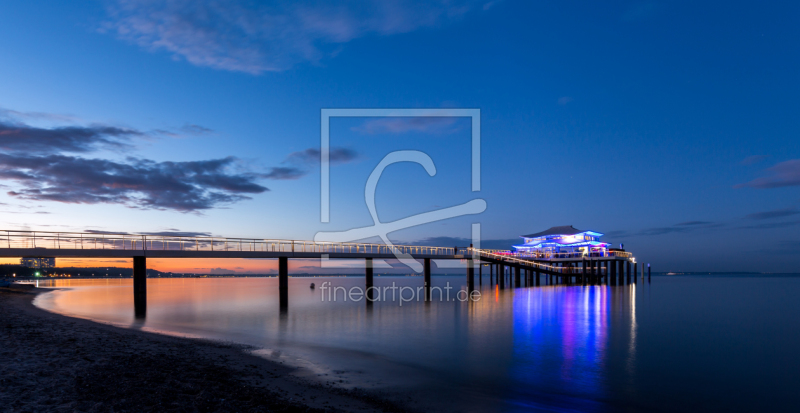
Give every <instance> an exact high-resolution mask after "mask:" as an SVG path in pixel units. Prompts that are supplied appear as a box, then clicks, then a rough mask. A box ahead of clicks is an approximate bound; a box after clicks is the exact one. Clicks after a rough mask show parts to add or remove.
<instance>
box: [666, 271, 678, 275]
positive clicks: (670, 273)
mask: <svg viewBox="0 0 800 413" xmlns="http://www.w3.org/2000/svg"><path fill="white" fill-rule="evenodd" d="M667 275H678V274H675V273H674V272H668V273H667Z"/></svg>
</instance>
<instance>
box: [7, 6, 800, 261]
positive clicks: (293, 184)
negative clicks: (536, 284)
mask: <svg viewBox="0 0 800 413" xmlns="http://www.w3.org/2000/svg"><path fill="white" fill-rule="evenodd" d="M798 23H800V3H797V2H788V1H787V2H780V1H776V2H741V1H725V2H722V1H708V2H688V1H685V2H683V1H670V2H667V1H616V2H614V1H612V2H591V1H586V2H578V1H538V2H531V1H513V0H505V1H468V0H465V1H458V0H449V1H416V0H391V1H380V2H375V1H336V2H334V1H322V0H320V1H312V2H297V1H286V2H283V1H279V2H255V1H238V0H232V1H199V0H198V1H188V0H185V1H184V0H173V1H156V0H107V1H81V0H75V1H71V2H61V1H46V0H43V1H32V2H2V3H0V185H2V188H0V189H2V191H0V203H1V204H0V221H2V226H0V229H6V230H32V231H108V232H125V233H137V234H139V233H182V234H198V235H213V236H221V237H245V238H268V239H298V240H310V239H313V238H314V236H315V234H317V233H318V232H320V231H342V230H346V229H351V228H355V227H363V226H370V225H373V224H374V222H373V219H372V217H371V216H370V213H369V209H368V207H367V202H366V200H365V185H366V183H367V179H368V177H369V176H370V173H371V172H372V171H373V170H374V168H375V167H376V166H377V165H378V164H379V163H380V162H381V160H382V159H383V158H384V157H385V156H386V155H388V154H389V153H392V152H393V151H399V150H413V151H421V152H423V153H425V154H427V155H428V156H429V157H430V159H431V160H432V161H433V163H434V164H435V169H436V173H435V175H433V176H430V175H429V174H428V173H427V172H426V170H425V169H424V168H423V167H422V166H421V165H419V164H415V163H411V162H404V163H398V164H393V165H391V166H389V167H388V168H387V169H386V170H385V171H384V173H383V174H382V175H381V179H380V181H379V183H378V185H377V189H376V193H375V205H376V210H377V215H378V219H379V220H380V221H381V222H390V221H395V220H398V219H403V218H405V217H409V216H414V215H416V214H419V213H422V212H428V211H435V210H440V209H443V208H448V207H451V206H454V205H459V204H463V203H466V202H468V201H470V200H474V199H482V200H484V201H485V202H486V209H485V211H484V212H482V213H480V214H473V215H467V216H459V217H455V218H451V219H447V220H442V221H436V222H431V223H428V224H425V225H419V226H414V227H411V228H407V229H402V230H399V231H396V232H393V233H391V234H390V235H389V236H390V238H391V239H392V241H393V242H397V243H405V244H421V245H442V246H453V245H460V246H466V245H467V244H469V243H470V239H471V236H472V224H475V223H478V224H480V238H481V246H483V247H484V248H509V247H510V246H511V245H513V244H514V243H517V242H518V241H519V236H520V235H523V234H529V233H533V232H538V231H541V230H544V229H547V228H549V227H552V226H558V225H573V226H574V227H576V228H579V229H584V230H594V231H598V232H601V233H604V234H606V235H605V237H604V238H603V240H605V241H608V242H612V243H614V244H619V243H624V244H625V248H626V249H627V250H629V251H632V252H633V253H634V255H635V256H636V257H637V260H638V261H639V262H648V263H651V264H652V265H653V268H654V269H655V270H661V271H764V272H797V271H798V270H800V253H799V252H800V235H799V234H798V229H800V139H798V127H799V126H800V116H798V113H800V100H799V99H797V96H799V95H800V76H798V73H800V53H798V52H800V24H798ZM337 108H356V109H359V108H378V109H381V108H392V109H437V110H438V109H448V110H452V109H462V108H466V109H479V110H480V190H479V191H475V190H474V188H473V187H472V185H471V182H472V181H471V174H472V173H473V169H472V159H471V147H470V144H471V139H472V127H471V123H470V119H469V118H463V117H436V118H402V117H400V118H359V117H356V118H333V119H331V123H330V145H331V149H330V222H328V223H323V222H321V220H320V208H321V204H320V197H321V190H320V187H321V178H320V176H321V175H320V172H321V171H320V148H321V141H320V133H321V132H320V131H321V110H322V109H337ZM374 240H375V239H370V240H369V241H374ZM6 261H8V260H6ZM12 261H13V260H12ZM59 265H109V266H117V265H120V266H127V265H128V264H125V263H114V262H113V260H105V261H103V260H60V261H59ZM148 265H149V266H151V267H153V268H155V269H160V270H165V271H187V272H193V271H198V272H202V271H210V272H219V273H225V272H248V271H249V272H266V271H270V270H274V267H275V264H274V262H272V261H266V260H191V261H189V260H160V261H155V260H150V261H149V262H148ZM293 265H294V267H293V270H295V271H306V270H308V271H311V272H313V271H314V266H315V265H316V264H314V263H308V262H298V263H296V264H293Z"/></svg>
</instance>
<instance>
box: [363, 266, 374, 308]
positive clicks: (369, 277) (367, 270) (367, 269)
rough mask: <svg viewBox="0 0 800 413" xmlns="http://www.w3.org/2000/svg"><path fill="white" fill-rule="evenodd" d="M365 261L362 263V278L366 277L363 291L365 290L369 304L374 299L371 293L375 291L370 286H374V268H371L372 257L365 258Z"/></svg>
mask: <svg viewBox="0 0 800 413" xmlns="http://www.w3.org/2000/svg"><path fill="white" fill-rule="evenodd" d="M365 261H366V262H365V263H364V264H365V265H364V275H365V277H364V278H366V280H365V285H364V288H366V290H365V291H366V292H367V303H370V304H371V303H372V301H373V300H374V297H373V294H374V292H375V289H374V288H372V287H374V286H375V282H374V281H375V280H374V278H373V275H374V270H373V266H372V258H366V259H365Z"/></svg>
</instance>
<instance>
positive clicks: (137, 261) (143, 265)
mask: <svg viewBox="0 0 800 413" xmlns="http://www.w3.org/2000/svg"><path fill="white" fill-rule="evenodd" d="M133 293H134V295H135V294H145V293H147V259H146V258H145V257H143V256H142V257H133Z"/></svg>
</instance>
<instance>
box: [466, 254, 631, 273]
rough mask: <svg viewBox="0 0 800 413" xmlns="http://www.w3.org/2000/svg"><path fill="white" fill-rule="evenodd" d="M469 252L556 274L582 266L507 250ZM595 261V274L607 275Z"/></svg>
mask: <svg viewBox="0 0 800 413" xmlns="http://www.w3.org/2000/svg"><path fill="white" fill-rule="evenodd" d="M612 252H622V251H612ZM470 253H471V255H472V256H474V257H476V259H478V258H480V257H486V258H492V259H495V260H499V261H506V262H509V263H513V264H518V265H524V266H528V267H533V268H535V269H538V270H543V271H550V272H553V273H557V274H583V268H582V267H559V266H556V265H552V264H545V263H541V262H535V261H531V260H530V259H526V258H520V255H519V254H513V253H510V252H509V251H507V250H481V249H476V248H471V249H470ZM627 254H630V253H627ZM629 256H630V255H629ZM597 263H598V265H597V266H596V267H595V268H596V271H597V274H598V275H607V274H608V271H609V270H608V267H606V266H604V265H602V264H599V262H597ZM587 272H591V270H587Z"/></svg>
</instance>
